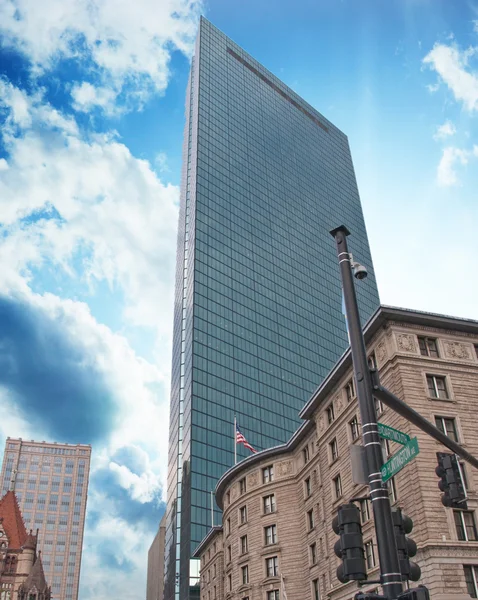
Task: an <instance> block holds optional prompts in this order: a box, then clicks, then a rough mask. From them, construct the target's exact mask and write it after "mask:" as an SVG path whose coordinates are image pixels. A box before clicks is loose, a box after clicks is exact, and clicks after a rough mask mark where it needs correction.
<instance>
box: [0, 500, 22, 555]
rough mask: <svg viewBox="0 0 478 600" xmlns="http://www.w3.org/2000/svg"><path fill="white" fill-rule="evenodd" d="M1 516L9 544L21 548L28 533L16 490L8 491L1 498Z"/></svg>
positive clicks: (11, 546)
mask: <svg viewBox="0 0 478 600" xmlns="http://www.w3.org/2000/svg"><path fill="white" fill-rule="evenodd" d="M0 518H1V519H2V525H3V528H4V530H5V533H6V534H7V537H8V546H9V547H10V548H15V549H17V548H21V547H22V546H23V544H24V543H25V542H26V540H27V537H28V534H27V530H26V529H25V524H24V522H23V517H22V513H21V511H20V507H19V506H18V500H17V497H16V495H15V492H11V491H8V492H7V493H6V494H5V496H3V498H2V499H0Z"/></svg>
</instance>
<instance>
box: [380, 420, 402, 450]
mask: <svg viewBox="0 0 478 600" xmlns="http://www.w3.org/2000/svg"><path fill="white" fill-rule="evenodd" d="M377 425H378V435H379V436H380V437H382V438H385V439H386V440H392V442H397V443H398V444H402V446H405V444H407V443H408V442H409V441H410V436H409V435H407V434H406V433H403V431H399V430H398V429H394V428H393V427H390V426H389V425H384V424H383V423H377Z"/></svg>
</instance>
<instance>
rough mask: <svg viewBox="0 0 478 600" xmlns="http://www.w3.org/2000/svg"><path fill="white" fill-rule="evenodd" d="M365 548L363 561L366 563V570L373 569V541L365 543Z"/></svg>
mask: <svg viewBox="0 0 478 600" xmlns="http://www.w3.org/2000/svg"><path fill="white" fill-rule="evenodd" d="M364 548H365V560H366V561H367V569H373V568H374V567H375V550H374V547H373V541H372V540H370V542H366V543H365V545H364Z"/></svg>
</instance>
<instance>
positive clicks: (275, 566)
mask: <svg viewBox="0 0 478 600" xmlns="http://www.w3.org/2000/svg"><path fill="white" fill-rule="evenodd" d="M266 574H267V577H278V575H279V560H278V558H277V556H271V557H270V558H266Z"/></svg>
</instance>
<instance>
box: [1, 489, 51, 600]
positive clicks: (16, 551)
mask: <svg viewBox="0 0 478 600" xmlns="http://www.w3.org/2000/svg"><path fill="white" fill-rule="evenodd" d="M37 537H38V536H37V535H33V533H32V531H31V530H30V532H29V533H27V530H26V529H25V524H24V522H23V518H22V514H21V512H20V507H19V506H18V501H17V498H16V496H15V494H14V492H11V491H9V492H7V493H6V494H5V496H3V498H1V499H0V599H1V600H17V599H18V600H27V599H28V600H50V596H51V594H50V588H49V586H48V585H47V583H46V580H45V575H44V572H43V565H42V560H41V556H40V553H37Z"/></svg>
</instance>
